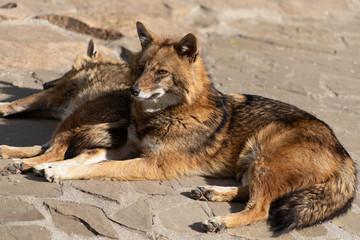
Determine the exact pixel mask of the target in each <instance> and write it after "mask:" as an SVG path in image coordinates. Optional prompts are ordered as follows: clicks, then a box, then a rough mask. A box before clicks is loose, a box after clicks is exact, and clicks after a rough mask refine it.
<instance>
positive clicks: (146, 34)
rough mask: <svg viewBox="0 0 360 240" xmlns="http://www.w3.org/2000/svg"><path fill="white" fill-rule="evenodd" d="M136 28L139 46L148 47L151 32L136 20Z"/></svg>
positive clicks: (151, 37) (151, 36) (151, 39)
mask: <svg viewBox="0 0 360 240" xmlns="http://www.w3.org/2000/svg"><path fill="white" fill-rule="evenodd" d="M136 29H137V33H138V36H139V39H140V43H141V48H142V49H143V50H144V49H146V48H147V47H149V45H150V44H151V42H152V41H153V39H154V38H153V34H152V33H151V32H150V31H149V30H148V29H147V28H146V27H145V26H144V24H142V23H141V22H136Z"/></svg>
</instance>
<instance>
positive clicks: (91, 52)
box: [87, 39, 101, 60]
mask: <svg viewBox="0 0 360 240" xmlns="http://www.w3.org/2000/svg"><path fill="white" fill-rule="evenodd" d="M87 55H88V56H89V57H90V58H91V59H97V60H100V59H101V54H100V53H99V52H98V50H97V47H96V44H95V43H94V41H93V40H92V39H91V40H90V41H89V44H88V49H87Z"/></svg>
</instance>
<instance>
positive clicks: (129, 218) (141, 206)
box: [110, 197, 152, 232]
mask: <svg viewBox="0 0 360 240" xmlns="http://www.w3.org/2000/svg"><path fill="white" fill-rule="evenodd" d="M110 217H111V219H112V220H113V221H115V222H118V223H120V224H122V225H125V226H127V227H130V228H134V229H137V230H140V231H144V232H148V231H151V228H152V214H151V210H150V207H149V204H148V203H147V202H146V198H144V197H142V198H139V199H138V200H137V201H136V202H134V203H133V204H131V205H130V206H128V207H126V208H123V209H120V210H119V211H117V212H115V213H114V214H113V215H112V216H110Z"/></svg>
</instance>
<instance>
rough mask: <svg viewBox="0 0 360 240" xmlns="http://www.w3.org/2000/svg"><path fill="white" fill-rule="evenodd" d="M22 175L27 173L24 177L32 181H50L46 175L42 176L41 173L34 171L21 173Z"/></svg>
mask: <svg viewBox="0 0 360 240" xmlns="http://www.w3.org/2000/svg"><path fill="white" fill-rule="evenodd" d="M21 174H22V175H25V176H24V177H25V178H26V179H27V180H30V181H35V182H48V181H47V180H46V179H45V178H44V177H40V176H39V175H37V174H36V173H34V172H32V171H28V172H25V173H21Z"/></svg>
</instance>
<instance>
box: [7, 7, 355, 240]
mask: <svg viewBox="0 0 360 240" xmlns="http://www.w3.org/2000/svg"><path fill="white" fill-rule="evenodd" d="M15 2H16V4H17V7H15V8H7V9H5V8H0V101H1V102H4V101H12V100H15V99H18V98H21V97H25V96H28V95H30V94H32V93H35V92H37V91H39V90H40V89H42V84H43V83H44V82H46V81H50V80H53V79H56V78H58V77H60V76H62V75H63V74H64V73H65V72H66V71H68V70H69V69H70V68H71V64H72V62H73V60H74V59H75V57H76V55H79V54H85V53H86V47H87V43H88V41H89V39H90V38H93V37H91V36H89V35H86V34H80V33H79V32H77V31H75V30H74V29H73V28H72V29H70V30H66V29H65V28H63V26H62V25H61V22H57V23H55V24H52V23H51V21H50V22H49V21H47V20H40V19H35V17H36V16H43V15H51V14H57V15H59V16H65V17H68V18H69V17H72V18H76V19H78V20H80V21H82V22H84V23H86V24H87V25H89V26H91V27H94V28H102V29H104V30H106V29H113V30H115V31H118V32H120V33H122V34H123V35H124V37H122V38H121V39H118V40H113V41H112V40H111V41H110V40H106V41H105V40H99V39H95V41H96V43H97V45H98V47H99V48H100V52H101V53H102V55H104V56H105V57H115V58H118V57H119V54H120V49H121V46H125V47H128V48H129V49H131V50H133V51H136V50H138V49H139V47H140V45H139V42H138V39H137V36H136V29H135V22H136V21H142V22H144V24H145V25H146V26H148V27H149V28H150V29H151V30H152V31H153V32H154V33H158V34H165V35H174V36H183V35H185V34H186V33H188V32H193V33H195V34H196V35H197V36H198V39H199V43H200V51H201V53H202V54H203V56H204V59H205V62H206V64H207V67H208V70H209V71H210V73H211V75H212V79H213V81H214V84H215V86H216V87H217V88H219V90H221V91H223V92H226V93H230V92H235V93H250V94H257V95H263V96H266V97H271V98H275V99H278V100H282V101H285V102H288V103H291V104H294V105H296V106H298V107H300V108H302V109H304V110H306V111H309V112H310V113H312V114H315V115H316V116H317V117H319V118H320V119H322V120H324V121H325V122H327V123H328V124H329V125H330V126H331V127H332V128H333V130H334V132H335V134H336V135H337V136H338V138H339V139H340V141H341V142H342V144H343V145H344V146H345V147H346V149H347V150H348V152H349V153H350V154H351V156H352V157H353V159H354V160H355V161H356V162H357V168H358V169H359V166H360V165H359V164H360V162H359V159H360V148H359V142H360V139H359V134H357V133H358V132H359V131H360V120H359V119H360V72H359V69H360V68H359V64H360V24H359V18H360V2H359V0H318V1H313V0H302V1H297V0H257V1H253V0H242V1H236V0H232V1H226V2H223V1H215V0H206V1H203V0H187V1H176V0H169V1H163V0H154V1H144V0H139V1H130V0H123V1H118V0H108V1H101V0H94V1H82V0H72V1H62V0H61V1H60V0H52V1H43V0H17V1H15ZM7 3H8V1H2V0H0V6H3V5H4V4H7ZM57 123H58V121H57V120H49V119H45V120H44V119H43V120H40V119H31V118H25V119H24V118H13V119H0V145H1V144H7V145H15V146H31V145H35V144H36V145H39V144H40V145H41V144H44V143H45V142H47V141H48V140H49V139H50V138H51V134H52V132H53V130H54V129H55V127H56V125H57ZM9 163H11V160H0V174H1V175H2V176H0V205H1V206H0V239H1V240H3V239H4V240H8V239H37V240H41V239H53V240H67V239H71V240H72V239H85V240H90V239H91V240H93V239H102V240H106V239H113V238H118V239H158V240H164V239H168V240H178V239H196V240H197V239H205V240H215V239H224V240H234V239H245V238H246V239H270V238H271V233H270V232H269V231H268V230H267V227H266V223H265V222H264V221H263V222H259V223H255V224H251V225H249V226H243V227H239V228H234V229H228V230H225V231H223V232H221V233H218V234H205V233H202V232H200V222H201V221H203V220H205V219H208V218H209V217H213V216H214V215H215V216H216V215H222V214H227V213H234V212H237V211H240V210H241V209H243V207H244V204H243V203H211V202H206V201H194V200H192V199H190V194H189V191H190V190H191V189H192V188H194V187H196V186H203V185H211V184H216V185H222V186H234V185H237V184H238V183H237V182H236V181H234V180H231V179H216V178H202V177H187V178H182V179H178V180H173V181H151V182H150V181H140V182H116V181H114V182H105V181H104V182H102V181H95V180H94V181H85V180H84V181H65V182H63V183H61V184H56V183H48V182H45V181H44V179H43V178H40V177H38V176H35V175H34V174H33V173H27V174H21V175H19V174H17V175H11V172H9V171H5V170H4V168H5V167H6V166H8V164H9ZM358 187H359V181H358ZM359 199H360V195H359V193H358V194H357V198H356V199H355V201H354V204H353V207H352V208H351V211H349V213H348V214H346V215H344V216H341V217H339V218H336V219H334V220H332V221H329V222H326V223H323V224H319V225H317V226H314V227H311V228H306V229H304V230H295V231H292V232H290V233H287V234H284V235H281V236H280V237H278V238H277V239H295V240H300V239H301V240H310V239H355V240H357V239H360V230H359V229H360V228H359V224H358V222H359V218H360V216H359V214H360V200H359ZM12 213H14V214H12Z"/></svg>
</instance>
